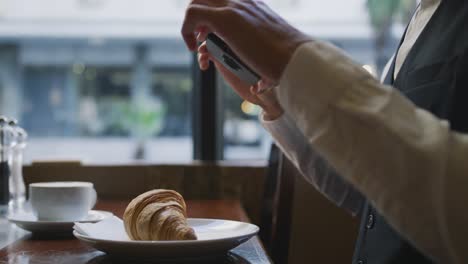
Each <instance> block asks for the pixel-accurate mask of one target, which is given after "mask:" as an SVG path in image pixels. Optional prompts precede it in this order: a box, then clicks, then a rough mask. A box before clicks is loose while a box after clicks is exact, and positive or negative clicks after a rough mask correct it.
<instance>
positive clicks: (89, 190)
mask: <svg viewBox="0 0 468 264" xmlns="http://www.w3.org/2000/svg"><path fill="white" fill-rule="evenodd" d="M96 199H97V194H96V190H94V186H93V184H92V183H91V182H39V183H31V184H30V185H29V201H30V203H31V208H32V211H33V213H34V214H35V215H36V216H37V219H38V220H42V221H79V220H83V219H84V218H85V217H86V216H87V215H88V212H89V210H91V209H92V208H93V207H94V205H95V204H96Z"/></svg>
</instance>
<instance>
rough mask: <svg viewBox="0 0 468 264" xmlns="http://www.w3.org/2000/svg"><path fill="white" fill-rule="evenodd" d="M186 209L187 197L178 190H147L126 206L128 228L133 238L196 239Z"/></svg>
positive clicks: (126, 229) (126, 227) (124, 218)
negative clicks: (188, 221) (185, 198)
mask: <svg viewBox="0 0 468 264" xmlns="http://www.w3.org/2000/svg"><path fill="white" fill-rule="evenodd" d="M186 209H187V208H186V205H185V201H184V198H183V197H182V195H180V194H179V193H178V192H176V191H171V190H163V189H158V190H152V191H149V192H145V193H143V194H140V195H139V196H137V197H136V198H135V199H133V200H132V201H131V202H130V203H129V204H128V206H127V208H126V209H125V212H124V215H123V221H124V225H125V231H126V232H127V234H128V236H129V237H130V239H132V240H196V239H197V236H196V235H195V231H194V230H193V229H192V228H191V227H190V226H189V225H188V223H187V219H186V217H187V213H186Z"/></svg>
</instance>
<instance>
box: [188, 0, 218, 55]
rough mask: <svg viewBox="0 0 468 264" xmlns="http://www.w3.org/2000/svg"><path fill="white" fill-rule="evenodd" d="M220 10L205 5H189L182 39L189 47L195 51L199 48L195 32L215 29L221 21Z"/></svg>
mask: <svg viewBox="0 0 468 264" xmlns="http://www.w3.org/2000/svg"><path fill="white" fill-rule="evenodd" d="M220 15H221V14H220V10H218V9H217V8H212V7H207V6H203V5H195V4H194V5H189V7H188V8H187V11H186V13H185V19H184V23H183V25H182V30H181V33H182V37H183V38H184V41H185V44H186V45H187V47H188V48H189V49H190V50H191V51H194V50H195V49H196V48H197V40H196V37H195V30H196V29H199V28H201V27H207V28H211V29H215V27H216V26H214V25H217V24H219V23H220V22H221V21H220Z"/></svg>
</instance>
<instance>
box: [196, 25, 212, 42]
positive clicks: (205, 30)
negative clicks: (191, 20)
mask: <svg viewBox="0 0 468 264" xmlns="http://www.w3.org/2000/svg"><path fill="white" fill-rule="evenodd" d="M208 34H210V30H209V29H208V28H207V27H201V28H200V29H199V30H198V36H197V40H198V42H203V41H205V40H206V37H207V36H208Z"/></svg>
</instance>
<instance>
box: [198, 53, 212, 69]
mask: <svg viewBox="0 0 468 264" xmlns="http://www.w3.org/2000/svg"><path fill="white" fill-rule="evenodd" d="M198 65H200V69H202V70H206V69H208V68H209V66H210V56H209V55H208V54H198Z"/></svg>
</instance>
